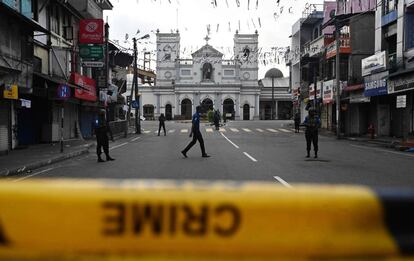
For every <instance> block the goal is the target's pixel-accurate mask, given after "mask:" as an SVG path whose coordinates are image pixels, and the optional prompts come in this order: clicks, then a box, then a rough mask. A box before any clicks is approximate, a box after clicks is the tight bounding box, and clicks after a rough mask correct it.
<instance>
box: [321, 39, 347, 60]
mask: <svg viewBox="0 0 414 261" xmlns="http://www.w3.org/2000/svg"><path fill="white" fill-rule="evenodd" d="M340 44H341V45H340V50H339V52H340V53H348V54H349V53H351V39H350V38H349V37H341V38H340ZM334 56H336V41H334V42H332V43H330V44H329V45H328V46H327V47H326V58H327V59H329V58H332V57H334Z"/></svg>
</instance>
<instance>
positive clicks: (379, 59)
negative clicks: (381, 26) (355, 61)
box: [361, 51, 387, 76]
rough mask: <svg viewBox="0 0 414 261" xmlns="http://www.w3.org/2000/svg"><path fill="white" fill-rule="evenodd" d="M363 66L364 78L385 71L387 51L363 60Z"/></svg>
mask: <svg viewBox="0 0 414 261" xmlns="http://www.w3.org/2000/svg"><path fill="white" fill-rule="evenodd" d="M361 66H362V76H367V75H369V74H371V73H373V72H376V71H380V70H385V69H386V68H387V63H386V53H385V51H383V52H380V53H377V54H374V55H372V56H370V57H367V58H365V59H362V61H361Z"/></svg>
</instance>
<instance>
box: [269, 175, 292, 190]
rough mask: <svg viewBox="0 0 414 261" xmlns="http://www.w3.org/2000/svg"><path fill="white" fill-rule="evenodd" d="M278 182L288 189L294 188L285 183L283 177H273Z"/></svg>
mask: <svg viewBox="0 0 414 261" xmlns="http://www.w3.org/2000/svg"><path fill="white" fill-rule="evenodd" d="M273 177H274V178H275V179H276V180H277V181H279V182H280V183H281V184H282V185H283V186H285V187H288V188H292V186H291V185H290V184H289V183H287V182H286V181H284V180H283V179H282V178H281V177H279V176H273Z"/></svg>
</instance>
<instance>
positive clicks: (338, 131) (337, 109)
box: [335, 18, 341, 139]
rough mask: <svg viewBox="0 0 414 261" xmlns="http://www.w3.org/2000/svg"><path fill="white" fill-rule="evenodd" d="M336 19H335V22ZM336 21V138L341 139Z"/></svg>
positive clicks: (337, 29)
mask: <svg viewBox="0 0 414 261" xmlns="http://www.w3.org/2000/svg"><path fill="white" fill-rule="evenodd" d="M336 19H337V18H335V20H336ZM340 29H341V28H340V26H339V22H338V20H336V21H335V41H336V57H335V58H336V64H335V67H336V69H335V74H336V137H337V138H338V139H340V138H341V88H340V75H341V74H340V72H339V70H340V51H341V40H340V37H341V33H340Z"/></svg>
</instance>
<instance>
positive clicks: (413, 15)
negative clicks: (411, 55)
mask: <svg viewBox="0 0 414 261" xmlns="http://www.w3.org/2000/svg"><path fill="white" fill-rule="evenodd" d="M413 24H414V7H412V8H407V13H406V21H405V49H406V50H408V49H412V48H414V26H412V25H413Z"/></svg>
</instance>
